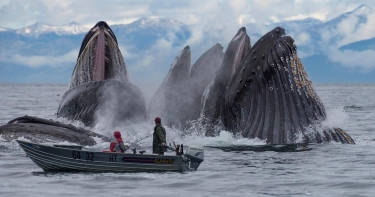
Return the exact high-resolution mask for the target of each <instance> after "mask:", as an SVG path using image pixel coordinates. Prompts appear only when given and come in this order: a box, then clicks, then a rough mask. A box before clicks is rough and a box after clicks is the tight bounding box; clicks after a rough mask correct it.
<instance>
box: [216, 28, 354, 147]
mask: <svg viewBox="0 0 375 197" xmlns="http://www.w3.org/2000/svg"><path fill="white" fill-rule="evenodd" d="M221 110H222V114H221V117H222V121H223V124H224V126H225V128H227V129H228V130H230V131H232V132H234V133H240V134H241V135H242V136H243V137H247V138H259V139H262V140H266V141H267V143H269V144H290V143H295V142H296V140H297V139H299V138H300V139H302V142H304V143H322V142H329V141H336V142H342V143H349V144H354V141H353V139H352V138H351V137H350V136H349V135H348V134H347V133H345V132H344V131H343V130H342V129H339V128H326V127H324V126H322V125H321V122H322V121H324V120H325V119H326V111H325V108H324V106H323V104H322V102H321V100H320V98H319V96H318V95H317V94H316V93H315V91H314V89H313V86H312V82H311V81H310V80H309V79H308V76H307V73H306V71H305V69H304V67H303V65H302V62H301V60H300V59H299V58H298V56H297V47H296V45H295V44H294V40H293V39H292V38H291V37H290V36H286V35H285V30H284V28H282V27H276V28H275V29H273V30H272V31H270V32H268V33H267V34H265V35H264V36H263V37H261V38H260V39H259V40H258V41H257V42H256V43H255V45H254V46H253V47H252V48H251V49H250V51H249V52H248V53H247V54H245V58H244V59H243V60H242V62H241V63H240V65H239V67H238V68H237V69H236V71H235V73H234V75H233V77H232V78H231V80H230V81H229V84H228V86H227V87H226V94H225V101H224V102H223V104H222V105H221Z"/></svg>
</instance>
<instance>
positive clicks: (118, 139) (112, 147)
mask: <svg viewBox="0 0 375 197" xmlns="http://www.w3.org/2000/svg"><path fill="white" fill-rule="evenodd" d="M113 134H114V136H115V139H114V140H112V142H111V144H110V145H109V150H110V151H111V152H116V151H117V150H121V153H124V150H122V149H121V148H120V143H124V142H123V141H122V138H121V133H120V131H115V132H114V133H113Z"/></svg>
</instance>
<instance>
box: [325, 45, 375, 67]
mask: <svg viewBox="0 0 375 197" xmlns="http://www.w3.org/2000/svg"><path fill="white" fill-rule="evenodd" d="M328 54H329V55H328V57H329V59H330V60H331V61H332V62H337V63H340V64H341V65H343V66H345V67H347V68H351V69H356V70H359V71H360V72H364V73H367V72H371V71H373V70H374V69H375V56H374V54H375V51H374V50H365V51H361V52H359V51H352V50H344V51H340V50H338V49H337V48H335V47H331V48H330V49H329V52H328Z"/></svg>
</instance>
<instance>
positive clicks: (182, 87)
mask: <svg viewBox="0 0 375 197" xmlns="http://www.w3.org/2000/svg"><path fill="white" fill-rule="evenodd" d="M222 57H223V47H222V46H221V45H220V44H218V43H217V44H215V45H214V46H213V47H211V48H210V49H208V50H207V51H206V52H205V53H203V54H202V55H201V56H200V57H199V58H198V59H197V61H196V62H195V63H194V64H193V65H192V66H191V52H190V47H188V46H187V47H185V48H184V49H183V50H182V51H181V53H180V55H179V56H178V57H176V59H175V62H174V63H173V64H172V66H171V68H170V70H169V72H168V74H167V76H166V77H165V79H164V81H163V82H162V84H161V85H160V87H159V88H158V90H157V91H156V92H155V94H154V96H153V97H152V99H151V101H150V104H149V109H148V112H149V114H150V115H151V116H152V117H154V116H160V117H162V119H163V124H165V125H167V126H172V127H175V128H178V129H184V128H185V127H186V126H187V121H189V120H195V119H197V118H199V115H200V111H201V99H202V95H203V92H204V90H205V88H206V86H207V85H208V84H209V83H210V82H211V80H212V79H213V78H214V76H215V72H216V70H217V68H218V66H219V65H220V62H221V59H222Z"/></svg>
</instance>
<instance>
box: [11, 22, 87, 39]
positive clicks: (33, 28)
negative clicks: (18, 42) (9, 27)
mask: <svg viewBox="0 0 375 197" xmlns="http://www.w3.org/2000/svg"><path fill="white" fill-rule="evenodd" d="M87 31H88V28H85V27H83V26H81V25H79V24H78V23H76V22H71V23H69V24H65V25H62V26H55V25H49V24H45V23H41V22H37V23H35V24H33V25H30V26H28V27H24V28H21V29H18V30H16V33H17V34H21V35H24V36H32V37H37V36H39V35H40V34H45V33H52V32H53V33H56V34H57V35H72V34H73V35H75V34H81V33H85V32H87Z"/></svg>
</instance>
